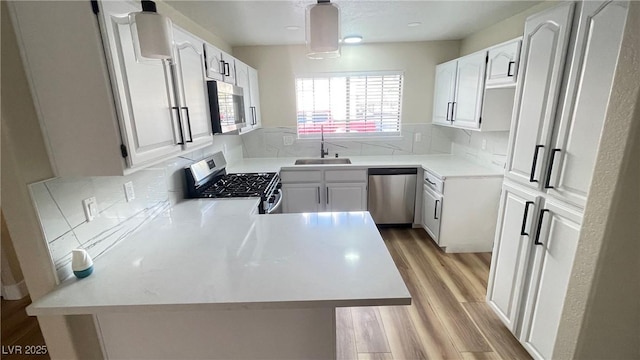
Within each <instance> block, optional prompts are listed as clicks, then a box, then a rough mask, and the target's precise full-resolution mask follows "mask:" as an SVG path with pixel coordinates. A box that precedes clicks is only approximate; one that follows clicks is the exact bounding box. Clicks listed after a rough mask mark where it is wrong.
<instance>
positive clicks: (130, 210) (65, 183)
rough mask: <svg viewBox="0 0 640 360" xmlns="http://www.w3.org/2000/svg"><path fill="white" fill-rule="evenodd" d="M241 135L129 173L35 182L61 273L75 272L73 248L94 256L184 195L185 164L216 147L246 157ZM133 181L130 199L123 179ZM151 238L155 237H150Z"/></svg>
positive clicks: (42, 219)
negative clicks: (89, 217)
mask: <svg viewBox="0 0 640 360" xmlns="http://www.w3.org/2000/svg"><path fill="white" fill-rule="evenodd" d="M242 148H243V147H242V139H241V138H240V136H237V135H236V136H233V135H230V136H215V137H214V142H213V144H212V145H211V146H209V147H206V148H204V149H200V150H197V151H193V152H191V153H189V154H186V155H184V156H180V157H177V158H174V159H171V160H168V161H166V162H165V163H163V164H161V165H157V166H154V167H152V168H146V169H142V170H139V171H136V172H135V173H133V174H131V175H127V176H103V177H83V178H55V179H51V180H47V181H43V182H39V183H35V184H31V185H30V186H29V187H30V191H31V196H32V198H33V201H34V203H35V205H36V210H37V212H38V217H39V219H40V223H41V226H42V230H43V233H44V236H45V239H46V241H47V243H48V246H49V251H50V253H51V257H52V259H53V262H54V264H55V266H56V270H57V274H58V278H59V279H60V280H63V279H65V278H67V277H69V276H71V275H72V271H71V250H73V249H76V248H83V249H85V250H87V251H88V252H89V255H91V257H93V258H94V260H96V259H99V258H100V256H101V255H102V254H103V253H104V252H105V251H107V250H109V249H110V248H111V247H113V246H115V245H116V244H117V243H118V242H120V241H122V240H123V239H125V238H126V237H127V236H128V235H129V234H131V233H132V232H134V231H136V230H137V229H138V228H140V227H141V226H142V225H144V224H145V223H147V222H148V221H150V220H151V219H153V218H155V217H156V216H158V214H160V213H162V212H163V211H164V210H166V209H167V208H169V207H170V206H171V204H175V203H176V202H178V201H181V200H182V199H183V198H184V186H185V184H184V168H185V167H186V166H187V165H189V164H191V163H192V162H194V161H198V160H201V159H202V158H203V157H205V156H209V155H211V154H213V153H215V152H217V151H224V152H225V156H226V157H227V161H228V162H232V161H234V160H238V159H240V158H241V157H242V152H243V150H242ZM129 181H131V182H133V187H134V192H135V199H134V200H132V201H130V202H127V200H126V198H125V193H124V184H125V183H126V182H129ZM92 196H95V197H96V200H97V202H98V210H99V215H98V216H97V217H96V218H95V219H94V220H93V221H91V222H87V221H86V219H85V215H84V209H83V207H82V200H83V199H86V198H88V197H92ZM149 241H153V239H149Z"/></svg>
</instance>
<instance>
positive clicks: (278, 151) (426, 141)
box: [241, 123, 451, 158]
mask: <svg viewBox="0 0 640 360" xmlns="http://www.w3.org/2000/svg"><path fill="white" fill-rule="evenodd" d="M437 128H438V127H437V126H433V125H431V124H426V123H425V124H405V125H403V126H402V134H401V136H396V137H384V138H378V139H375V138H365V139H348V138H345V139H335V138H329V139H325V145H326V147H327V148H328V150H329V156H331V157H332V156H334V154H335V153H338V154H339V155H340V156H360V155H365V156H366V155H412V154H413V155H415V154H442V153H444V154H448V153H451V138H450V136H451V134H450V133H447V132H445V131H442V130H440V129H437ZM416 133H420V135H421V136H420V138H421V140H420V141H415V140H416V137H415V134H416ZM285 136H291V137H292V138H293V144H291V145H285V144H284V137H285ZM241 137H242V145H243V152H244V156H245V157H253V158H260V157H316V156H319V154H320V140H319V139H313V140H312V139H298V135H297V131H296V128H295V127H273V128H262V129H258V130H254V131H252V132H250V133H247V134H243V135H241Z"/></svg>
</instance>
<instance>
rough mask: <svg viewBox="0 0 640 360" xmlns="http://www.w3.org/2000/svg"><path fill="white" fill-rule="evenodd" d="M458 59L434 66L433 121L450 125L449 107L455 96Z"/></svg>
mask: <svg viewBox="0 0 640 360" xmlns="http://www.w3.org/2000/svg"><path fill="white" fill-rule="evenodd" d="M457 69H458V61H457V60H453V61H449V62H447V63H444V64H440V65H438V66H436V78H435V89H434V97H433V123H434V124H440V125H451V119H452V117H453V115H452V114H451V107H452V104H453V101H454V97H455V94H456V93H455V89H456V71H457Z"/></svg>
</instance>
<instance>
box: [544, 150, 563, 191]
mask: <svg viewBox="0 0 640 360" xmlns="http://www.w3.org/2000/svg"><path fill="white" fill-rule="evenodd" d="M558 151H562V149H553V150H551V158H550V159H549V167H548V168H547V179H546V180H545V181H544V188H545V189H553V186H552V185H549V183H550V182H551V172H552V171H553V161H554V160H555V158H556V153H557V152H558Z"/></svg>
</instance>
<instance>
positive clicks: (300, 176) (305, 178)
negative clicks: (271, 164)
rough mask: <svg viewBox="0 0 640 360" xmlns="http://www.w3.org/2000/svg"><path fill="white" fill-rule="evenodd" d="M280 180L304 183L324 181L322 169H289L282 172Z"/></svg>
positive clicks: (285, 182)
mask: <svg viewBox="0 0 640 360" xmlns="http://www.w3.org/2000/svg"><path fill="white" fill-rule="evenodd" d="M280 180H281V181H282V183H284V184H287V183H304V182H317V183H319V182H322V171H321V170H303V171H296V170H289V171H281V172H280Z"/></svg>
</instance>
